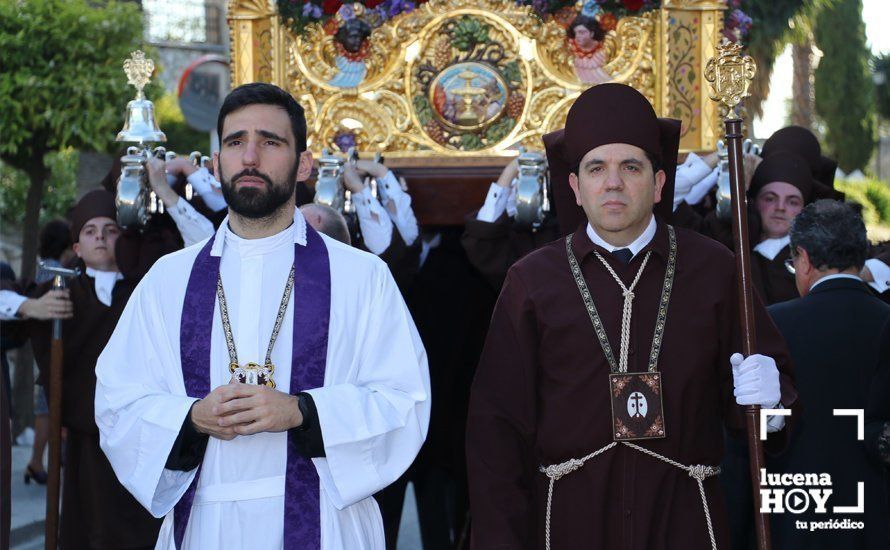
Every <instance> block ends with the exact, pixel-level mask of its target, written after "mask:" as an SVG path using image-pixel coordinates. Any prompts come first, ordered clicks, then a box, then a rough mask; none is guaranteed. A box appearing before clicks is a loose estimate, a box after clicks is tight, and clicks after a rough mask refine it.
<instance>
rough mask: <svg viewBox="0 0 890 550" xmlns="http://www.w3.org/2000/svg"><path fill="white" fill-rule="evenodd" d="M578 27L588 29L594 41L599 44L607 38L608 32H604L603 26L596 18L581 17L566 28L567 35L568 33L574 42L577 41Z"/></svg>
mask: <svg viewBox="0 0 890 550" xmlns="http://www.w3.org/2000/svg"><path fill="white" fill-rule="evenodd" d="M577 26H582V27H587V30H589V31H590V34H592V35H593V39H594V40H596V41H597V42H602V41H603V38H605V37H606V31H604V30H603V27H602V25H600V22H599V21H597V20H596V18H595V17H590V16H587V15H579V16H578V17H576V18H574V19H573V20H572V22H571V23H569V26H568V27H567V28H566V33H568V35H569V38H571V39H572V40H574V39H575V27H577Z"/></svg>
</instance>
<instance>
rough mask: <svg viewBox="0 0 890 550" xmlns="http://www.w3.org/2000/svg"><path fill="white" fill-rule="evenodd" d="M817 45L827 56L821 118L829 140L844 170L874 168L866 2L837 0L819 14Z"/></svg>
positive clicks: (820, 71) (821, 76)
mask: <svg viewBox="0 0 890 550" xmlns="http://www.w3.org/2000/svg"><path fill="white" fill-rule="evenodd" d="M814 34H815V39H816V46H818V48H819V49H820V50H822V52H824V54H825V55H824V57H823V58H822V60H821V61H820V62H819V68H817V69H816V79H815V90H816V113H817V114H818V115H819V116H820V117H822V120H823V121H824V123H825V127H826V132H825V141H826V143H827V145H828V149H829V151H830V153H831V155H832V156H834V157H835V158H836V159H837V161H838V165H839V166H840V168H841V170H843V171H844V172H848V173H849V172H851V171H853V170H856V169H862V168H864V167H865V165H866V164H868V160H869V159H870V158H871V155H872V152H873V151H874V147H875V102H874V83H873V82H872V79H871V73H870V71H869V68H868V62H869V59H870V57H871V54H870V53H869V50H868V46H867V45H866V43H865V23H863V21H862V1H861V0H835V1H834V2H831V3H828V4H827V5H825V6H823V7H822V9H821V10H819V12H818V14H817V15H816V21H815V25H814Z"/></svg>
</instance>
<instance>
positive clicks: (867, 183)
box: [835, 179, 890, 226]
mask: <svg viewBox="0 0 890 550" xmlns="http://www.w3.org/2000/svg"><path fill="white" fill-rule="evenodd" d="M835 187H836V188H837V189H838V190H839V191H842V192H843V193H844V194H845V195H846V196H847V202H857V203H859V204H861V205H862V217H863V219H864V220H865V223H866V224H868V225H885V226H890V186H888V185H887V184H886V183H884V182H882V181H878V180H873V179H866V180H861V181H852V180H840V181H838V182H836V184H835Z"/></svg>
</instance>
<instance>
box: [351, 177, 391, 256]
mask: <svg viewBox="0 0 890 550" xmlns="http://www.w3.org/2000/svg"><path fill="white" fill-rule="evenodd" d="M352 203H353V204H354V205H355V213H356V214H358V225H359V228H361V230H362V239H363V240H364V241H365V246H366V247H367V248H368V250H369V251H370V252H371V253H372V254H377V255H380V254H382V253H383V251H384V250H386V249H387V248H389V245H390V243H391V242H392V220H391V219H389V214H387V213H386V210H384V208H383V206H382V205H381V204H380V202H379V201H378V200H377V199H375V198H374V196H373V195H371V188H370V187H365V188H364V189H362V192H361V193H353V194H352ZM372 214H376V215H377V220H376V221H375V220H374V217H373V216H372Z"/></svg>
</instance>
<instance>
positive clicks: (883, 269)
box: [865, 258, 890, 294]
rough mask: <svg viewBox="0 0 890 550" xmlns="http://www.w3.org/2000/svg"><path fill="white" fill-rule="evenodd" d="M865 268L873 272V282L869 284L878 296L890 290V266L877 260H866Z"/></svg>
mask: <svg viewBox="0 0 890 550" xmlns="http://www.w3.org/2000/svg"><path fill="white" fill-rule="evenodd" d="M865 267H867V268H868V270H869V271H871V276H872V279H874V280H873V281H872V282H870V283H868V284H869V285H870V286H871V287H872V288H873V289H875V290H876V291H877V292H878V294H881V293H883V292H885V291H886V290H887V289H888V288H890V266H888V265H887V264H885V263H884V262H882V261H881V260H879V259H877V258H871V259H870V260H865Z"/></svg>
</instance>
